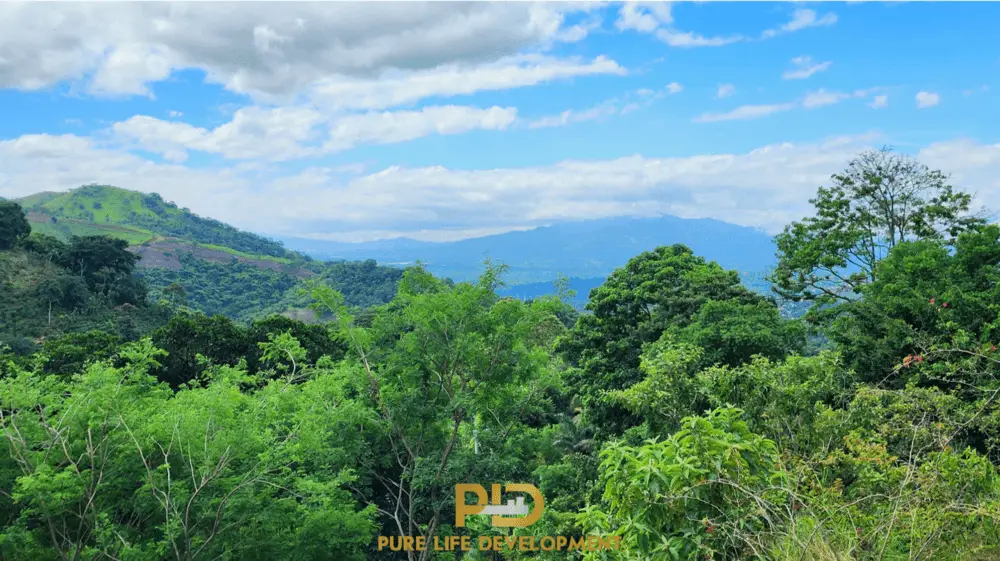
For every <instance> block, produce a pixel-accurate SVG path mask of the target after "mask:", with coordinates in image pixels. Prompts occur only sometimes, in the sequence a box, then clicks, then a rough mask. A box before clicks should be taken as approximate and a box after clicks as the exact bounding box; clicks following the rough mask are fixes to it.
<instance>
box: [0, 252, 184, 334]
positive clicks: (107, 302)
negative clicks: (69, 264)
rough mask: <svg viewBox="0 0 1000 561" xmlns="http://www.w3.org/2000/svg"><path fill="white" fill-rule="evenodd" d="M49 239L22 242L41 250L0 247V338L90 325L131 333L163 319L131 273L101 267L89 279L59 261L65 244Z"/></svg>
mask: <svg viewBox="0 0 1000 561" xmlns="http://www.w3.org/2000/svg"><path fill="white" fill-rule="evenodd" d="M33 238H34V237H33ZM49 241H50V240H47V239H45V238H34V239H32V238H29V240H28V243H25V244H24V245H26V246H28V247H31V248H33V249H38V248H41V249H43V250H44V251H45V252H44V253H36V252H34V251H26V250H23V249H14V250H10V251H4V252H0V341H3V342H8V343H9V342H11V341H14V340H18V339H24V338H29V339H37V338H45V337H53V336H58V335H61V334H64V333H72V332H83V331H90V330H93V329H99V330H102V331H106V332H109V333H115V334H118V335H121V336H123V337H125V338H135V337H137V336H138V334H140V333H145V332H148V331H149V330H151V329H153V328H155V327H157V326H159V325H161V324H162V323H164V322H165V321H166V320H167V310H165V309H163V308H161V307H159V306H155V305H152V306H150V305H147V304H146V302H145V301H144V298H143V297H142V295H143V293H144V287H143V286H142V284H141V283H139V282H137V281H136V279H134V278H133V276H132V275H126V274H125V273H124V271H122V270H118V271H117V272H116V271H115V270H114V269H111V268H105V269H104V270H103V271H104V272H103V273H101V274H99V275H95V276H94V277H93V279H92V282H93V285H90V284H88V282H87V279H86V277H83V276H80V275H79V274H78V273H76V272H75V271H72V270H69V269H66V268H64V267H63V266H62V265H61V263H63V260H62V259H63V258H62V255H63V251H62V250H63V249H65V248H64V247H62V246H59V245H57V244H50V243H49ZM35 242H38V243H37V244H36V243H35ZM66 247H68V246H66Z"/></svg>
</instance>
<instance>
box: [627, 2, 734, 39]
mask: <svg viewBox="0 0 1000 561" xmlns="http://www.w3.org/2000/svg"><path fill="white" fill-rule="evenodd" d="M673 23H674V18H673V15H672V13H671V11H670V4H669V3H667V2H625V3H624V4H622V7H621V9H619V11H618V20H617V21H616V22H615V27H617V28H618V29H620V30H628V29H632V30H635V31H638V32H640V33H649V34H653V35H654V36H655V37H656V38H657V39H659V40H660V41H663V42H664V43H666V44H668V45H670V46H671V47H721V46H723V45H729V44H731V43H736V42H739V41H742V40H743V39H744V37H742V36H739V35H733V36H728V37H705V36H702V35H698V34H697V33H694V32H690V31H679V30H677V29H675V28H674V27H673Z"/></svg>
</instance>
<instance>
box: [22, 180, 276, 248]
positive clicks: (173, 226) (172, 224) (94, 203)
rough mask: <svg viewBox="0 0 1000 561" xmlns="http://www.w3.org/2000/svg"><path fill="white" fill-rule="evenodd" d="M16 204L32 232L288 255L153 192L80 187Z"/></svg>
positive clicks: (264, 240)
mask: <svg viewBox="0 0 1000 561" xmlns="http://www.w3.org/2000/svg"><path fill="white" fill-rule="evenodd" d="M17 202H18V203H20V204H21V206H22V208H24V211H25V213H26V214H27V215H28V220H29V221H31V222H32V228H33V229H34V230H35V231H38V232H40V233H44V234H49V235H52V236H55V237H58V238H67V237H69V236H71V235H95V234H96V233H98V232H99V233H102V234H104V235H110V236H114V237H118V238H122V239H125V240H128V242H129V243H131V244H133V245H138V244H141V243H143V242H151V241H156V240H157V239H159V238H179V239H184V240H188V241H192V242H197V243H199V244H207V245H212V246H216V247H217V248H222V249H223V250H226V249H230V250H235V251H237V252H241V253H243V254H251V255H261V256H268V257H278V258H287V257H289V254H290V252H289V251H288V250H286V249H285V248H284V246H282V245H281V243H279V242H276V241H274V240H269V239H267V238H264V237H262V236H258V235H257V234H251V233H249V232H242V231H240V230H238V229H236V228H234V227H232V226H230V225H228V224H224V223H222V222H219V221H218V220H213V219H211V218H203V217H201V216H198V215H197V214H194V213H192V212H191V211H190V210H188V209H186V208H179V207H178V206H177V205H176V204H174V203H172V202H168V201H164V200H163V198H161V197H160V195H158V194H156V193H149V194H146V193H139V192H136V191H129V190H128V189H121V188H119V187H112V186H109V185H85V186H83V187H79V188H77V189H73V190H70V191H67V192H65V193H52V192H43V193H37V194H34V195H30V196H28V197H24V198H22V199H19V200H17ZM36 225H37V226H36Z"/></svg>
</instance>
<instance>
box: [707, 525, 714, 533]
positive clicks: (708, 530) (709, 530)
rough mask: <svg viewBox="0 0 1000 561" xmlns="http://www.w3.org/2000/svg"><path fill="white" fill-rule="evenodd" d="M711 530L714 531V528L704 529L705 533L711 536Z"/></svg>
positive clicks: (710, 526)
mask: <svg viewBox="0 0 1000 561" xmlns="http://www.w3.org/2000/svg"><path fill="white" fill-rule="evenodd" d="M713 530H715V526H712V525H709V526H708V528H705V533H706V534H711V533H712V531H713Z"/></svg>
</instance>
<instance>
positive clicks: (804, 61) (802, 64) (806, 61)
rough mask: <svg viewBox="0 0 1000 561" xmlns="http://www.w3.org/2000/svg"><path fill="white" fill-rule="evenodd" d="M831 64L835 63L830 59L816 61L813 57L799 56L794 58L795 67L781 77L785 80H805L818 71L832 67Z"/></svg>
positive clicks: (793, 64)
mask: <svg viewBox="0 0 1000 561" xmlns="http://www.w3.org/2000/svg"><path fill="white" fill-rule="evenodd" d="M831 64H833V63H832V62H830V61H827V62H814V61H813V59H812V57H808V56H797V57H795V58H793V59H792V66H793V67H794V68H792V69H791V70H786V71H785V73H784V74H782V75H781V77H782V79H784V80H804V79H806V78H808V77H810V76H812V75H813V74H815V73H817V72H822V71H824V70H826V69H827V68H830V65H831Z"/></svg>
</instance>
